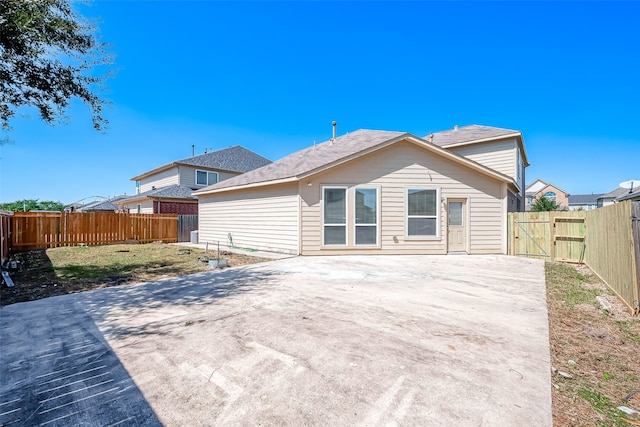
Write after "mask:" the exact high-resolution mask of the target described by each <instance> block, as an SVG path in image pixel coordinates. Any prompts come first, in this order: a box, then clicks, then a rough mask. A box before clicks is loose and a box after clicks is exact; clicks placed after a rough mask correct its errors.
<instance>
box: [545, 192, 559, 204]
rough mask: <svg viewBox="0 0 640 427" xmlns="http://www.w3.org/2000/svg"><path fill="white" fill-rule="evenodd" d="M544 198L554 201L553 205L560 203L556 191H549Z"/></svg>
mask: <svg viewBox="0 0 640 427" xmlns="http://www.w3.org/2000/svg"><path fill="white" fill-rule="evenodd" d="M544 197H545V198H546V199H547V200H550V201H552V202H553V203H557V201H558V197H557V196H556V193H555V191H547V192H546V193H544Z"/></svg>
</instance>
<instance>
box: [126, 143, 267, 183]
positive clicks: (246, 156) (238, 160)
mask: <svg viewBox="0 0 640 427" xmlns="http://www.w3.org/2000/svg"><path fill="white" fill-rule="evenodd" d="M270 163H271V160H269V159H267V158H265V157H262V156H261V155H259V154H257V153H254V152H253V151H251V150H248V149H246V148H244V147H242V146H241V145H234V146H232V147H227V148H223V149H221V150H216V151H211V152H209V153H204V154H200V155H198V156H193V157H188V158H186V159H182V160H177V161H174V162H171V163H167V164H165V165H162V166H160V167H157V168H155V169H152V170H150V171H147V172H144V173H142V174H140V175H137V176H134V177H133V178H131V180H132V181H137V180H140V179H143V178H146V177H149V176H152V175H155V174H157V173H159V172H162V171H165V170H167V169H171V168H172V167H175V166H177V165H189V166H196V167H201V168H207V169H217V170H224V171H229V172H240V173H244V172H248V171H250V170H253V169H257V168H259V167H262V166H265V165H268V164H270Z"/></svg>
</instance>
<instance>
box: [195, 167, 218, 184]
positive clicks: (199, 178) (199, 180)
mask: <svg viewBox="0 0 640 427" xmlns="http://www.w3.org/2000/svg"><path fill="white" fill-rule="evenodd" d="M217 183H218V172H208V171H201V170H197V171H196V185H213V184H217Z"/></svg>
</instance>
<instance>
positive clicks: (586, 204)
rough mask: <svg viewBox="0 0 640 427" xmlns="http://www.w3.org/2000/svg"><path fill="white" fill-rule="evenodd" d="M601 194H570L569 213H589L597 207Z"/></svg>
mask: <svg viewBox="0 0 640 427" xmlns="http://www.w3.org/2000/svg"><path fill="white" fill-rule="evenodd" d="M601 196H603V194H575V195H574V194H571V195H569V210H570V211H577V210H583V211H590V210H592V209H595V208H597V207H599V206H598V198H599V197H601Z"/></svg>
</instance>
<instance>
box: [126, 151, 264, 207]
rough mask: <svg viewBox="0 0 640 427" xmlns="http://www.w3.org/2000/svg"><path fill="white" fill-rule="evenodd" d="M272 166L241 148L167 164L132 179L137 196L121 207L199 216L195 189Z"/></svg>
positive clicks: (257, 155)
mask: <svg viewBox="0 0 640 427" xmlns="http://www.w3.org/2000/svg"><path fill="white" fill-rule="evenodd" d="M269 163H271V161H270V160H268V159H266V158H264V157H262V156H261V155H259V154H256V153H254V152H253V151H251V150H247V149H246V148H244V147H242V146H240V145H235V146H233V147H228V148H224V149H222V150H217V151H211V152H209V153H205V154H201V155H198V156H193V157H190V158H187V159H182V160H178V161H175V162H171V163H167V164H166V165H163V166H160V167H158V168H155V169H152V170H150V171H147V172H144V173H143V174H140V175H138V176H135V177H133V178H131V180H132V181H135V183H136V194H135V195H134V196H130V197H128V198H126V199H123V200H120V201H118V207H119V209H121V210H123V211H128V212H133V213H135V212H137V213H178V214H197V213H198V200H197V199H196V198H195V197H194V196H193V195H192V193H193V192H194V191H195V190H198V189H201V188H204V187H207V186H209V185H212V184H215V183H217V182H220V181H223V180H225V179H229V178H232V177H234V176H237V175H240V174H242V173H245V172H248V171H251V170H253V169H256V168H259V167H262V166H265V165H268V164H269Z"/></svg>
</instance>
